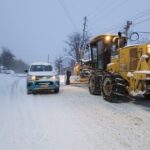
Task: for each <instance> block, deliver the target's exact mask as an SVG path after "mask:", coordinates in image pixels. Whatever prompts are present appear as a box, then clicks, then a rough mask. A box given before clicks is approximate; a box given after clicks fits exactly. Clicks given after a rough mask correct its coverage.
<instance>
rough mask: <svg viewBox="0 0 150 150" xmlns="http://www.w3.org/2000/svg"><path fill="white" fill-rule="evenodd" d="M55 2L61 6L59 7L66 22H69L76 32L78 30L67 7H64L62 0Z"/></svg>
mask: <svg viewBox="0 0 150 150" xmlns="http://www.w3.org/2000/svg"><path fill="white" fill-rule="evenodd" d="M57 1H58V2H59V4H60V5H61V7H62V8H63V10H64V12H65V14H66V16H67V18H68V20H69V21H70V23H71V24H72V25H73V27H74V29H75V30H76V31H78V28H77V26H76V24H75V22H74V21H73V18H72V16H71V14H70V12H69V10H68V9H67V6H66V4H65V2H64V1H63V0H57Z"/></svg>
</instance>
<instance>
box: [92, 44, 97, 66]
mask: <svg viewBox="0 0 150 150" xmlns="http://www.w3.org/2000/svg"><path fill="white" fill-rule="evenodd" d="M91 54H92V62H93V63H92V64H93V67H94V68H97V47H96V46H95V45H92V46H91Z"/></svg>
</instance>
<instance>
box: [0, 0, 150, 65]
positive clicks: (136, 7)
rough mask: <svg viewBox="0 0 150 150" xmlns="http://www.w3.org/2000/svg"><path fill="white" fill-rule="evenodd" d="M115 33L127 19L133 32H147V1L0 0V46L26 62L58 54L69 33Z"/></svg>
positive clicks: (149, 24) (149, 22) (149, 19)
mask: <svg viewBox="0 0 150 150" xmlns="http://www.w3.org/2000/svg"><path fill="white" fill-rule="evenodd" d="M84 16H87V18H88V22H87V29H88V30H89V32H90V33H91V35H93V36H95V35H97V34H101V33H106V32H107V33H114V32H117V31H118V30H121V29H122V28H123V26H124V24H125V23H126V21H127V20H133V21H134V25H133V26H132V28H131V29H132V30H133V31H142V32H145V31H150V0H0V47H8V48H9V49H10V50H11V51H12V53H14V54H15V55H16V57H17V58H21V59H23V60H24V61H25V62H27V63H31V62H34V61H46V60H47V57H48V54H49V55H50V59H52V60H53V59H54V58H55V57H57V56H59V55H61V54H62V53H63V49H64V47H65V43H64V41H65V40H66V39H67V36H68V35H69V34H71V33H72V32H76V31H79V32H82V29H83V18H84Z"/></svg>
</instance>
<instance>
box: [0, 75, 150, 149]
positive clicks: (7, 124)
mask: <svg viewBox="0 0 150 150" xmlns="http://www.w3.org/2000/svg"><path fill="white" fill-rule="evenodd" d="M25 81H26V80H25V77H16V76H10V75H2V74H0V150H149V149H150V102H146V101H145V102H141V100H137V101H135V102H134V101H132V102H127V103H118V104H114V103H108V102H106V101H104V100H103V99H102V97H100V96H93V95H90V94H89V92H88V88H87V86H86V85H74V86H73V85H69V86H65V85H61V88H60V93H59V94H36V95H27V94H26V82H25Z"/></svg>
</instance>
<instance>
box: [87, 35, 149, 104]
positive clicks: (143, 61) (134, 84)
mask: <svg viewBox="0 0 150 150" xmlns="http://www.w3.org/2000/svg"><path fill="white" fill-rule="evenodd" d="M126 44H127V38H126V37H124V36H121V35H119V36H118V35H99V36H97V37H95V38H93V39H92V40H91V41H90V48H91V58H92V71H91V76H90V79H89V91H90V93H91V94H102V95H103V97H104V99H106V100H107V101H112V102H113V101H114V102H115V101H116V100H117V99H118V98H119V99H120V97H124V96H126V95H131V96H136V95H139V94H140V95H143V96H144V97H145V98H147V99H150V43H145V44H137V45H130V46H126Z"/></svg>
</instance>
